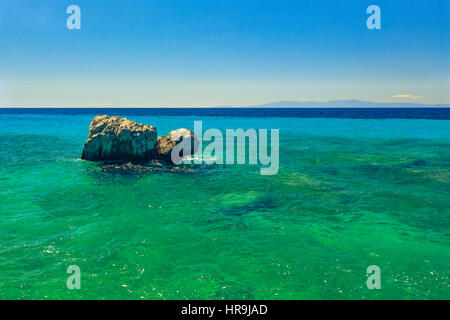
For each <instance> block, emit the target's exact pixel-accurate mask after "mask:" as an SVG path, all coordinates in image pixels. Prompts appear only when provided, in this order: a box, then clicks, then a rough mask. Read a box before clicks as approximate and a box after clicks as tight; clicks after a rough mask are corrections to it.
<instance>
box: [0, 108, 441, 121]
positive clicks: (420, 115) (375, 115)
mask: <svg viewBox="0 0 450 320" xmlns="http://www.w3.org/2000/svg"><path fill="white" fill-rule="evenodd" d="M0 114H56V115H58V114H59V115H81V114H95V115H98V114H115V115H119V116H152V115H158V116H205V117H213V116H218V117H223V116H226V117H287V118H350V119H440V120H449V119H450V108H4V109H0Z"/></svg>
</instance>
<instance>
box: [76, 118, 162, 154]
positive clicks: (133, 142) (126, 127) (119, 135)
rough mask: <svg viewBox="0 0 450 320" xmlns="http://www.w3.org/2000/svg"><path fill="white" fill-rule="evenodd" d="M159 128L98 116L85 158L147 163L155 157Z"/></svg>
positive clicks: (92, 128) (94, 121)
mask: <svg viewBox="0 0 450 320" xmlns="http://www.w3.org/2000/svg"><path fill="white" fill-rule="evenodd" d="M156 137H157V134H156V128H155V127H153V126H147V125H143V124H139V123H136V122H134V121H131V120H128V119H126V118H121V117H117V116H114V117H108V116H106V115H105V116H96V117H95V118H94V120H92V122H91V125H90V127H89V137H88V139H87V141H86V143H85V144H84V148H83V154H82V155H81V158H82V159H85V160H91V161H102V160H123V161H132V162H146V161H149V160H152V159H154V158H155V156H156Z"/></svg>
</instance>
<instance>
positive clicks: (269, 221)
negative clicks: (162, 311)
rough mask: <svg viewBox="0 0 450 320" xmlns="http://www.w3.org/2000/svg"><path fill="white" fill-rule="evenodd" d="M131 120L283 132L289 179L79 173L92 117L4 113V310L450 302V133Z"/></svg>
mask: <svg viewBox="0 0 450 320" xmlns="http://www.w3.org/2000/svg"><path fill="white" fill-rule="evenodd" d="M129 118H130V119H132V120H135V121H137V122H143V123H147V124H152V125H155V126H156V127H157V128H158V133H159V134H167V133H168V132H169V130H170V129H173V128H178V127H191V128H192V127H193V121H194V120H203V125H204V127H205V128H208V127H214V128H220V129H226V128H279V129H280V170H279V173H278V174H277V175H274V176H261V175H260V174H259V167H258V166H255V165H234V166H233V165H229V166H223V165H213V166H207V165H202V166H198V167H186V168H183V169H181V170H152V171H145V170H144V171H143V170H139V168H138V169H135V170H116V169H113V168H109V167H104V166H101V165H99V164H97V163H90V162H86V161H81V160H79V157H80V154H81V150H82V146H83V143H84V141H85V139H86V137H87V133H88V132H87V129H88V127H89V123H90V121H91V119H92V116H89V115H73V116H68V115H67V116H58V115H0V183H1V189H0V298H1V299H45V298H51V299H448V298H449V297H450V294H449V293H450V284H449V279H448V277H449V266H450V240H449V239H450V237H449V234H450V232H449V230H450V228H449V226H450V210H449V203H450V149H449V143H450V121H448V120H442V121H439V120H395V119H393V120H351V119H298V118H297V119H296V118H290V119H288V118H227V117H204V118H201V117H191V116H189V117H167V116H166V117H163V116H161V117H146V116H134V117H133V116H130V117H129ZM69 265H78V266H79V267H80V269H81V286H82V288H81V290H69V289H68V288H67V286H66V279H67V277H68V276H69V275H68V274H67V273H66V269H67V267H68V266H69ZM369 265H378V266H380V268H381V281H382V288H381V290H368V289H367V287H366V268H367V267H368V266H369Z"/></svg>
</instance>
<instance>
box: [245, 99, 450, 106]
mask: <svg viewBox="0 0 450 320" xmlns="http://www.w3.org/2000/svg"><path fill="white" fill-rule="evenodd" d="M449 106H450V105H448V104H423V103H409V102H370V101H361V100H330V101H326V102H317V101H277V102H271V103H266V104H261V105H255V106H248V107H247V108H277V107H278V108H301V107H304V108H307V107H315V108H319V107H322V108H328V107H341V108H343V107H347V108H367V107H368V108H380V107H384V108H424V107H433V108H448V107H449Z"/></svg>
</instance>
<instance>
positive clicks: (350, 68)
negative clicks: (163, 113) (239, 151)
mask: <svg viewBox="0 0 450 320" xmlns="http://www.w3.org/2000/svg"><path fill="white" fill-rule="evenodd" d="M449 3H450V1H448V0H430V1H424V0H404V1H400V0H386V1H378V0H377V1H375V0H373V1H358V0H334V1H331V0H330V1H328V0H327V1H326V0H296V1H283V0H255V1H253V0H192V1H187V0H172V1H170V0H148V1H147V0H72V1H65V0H45V1H44V0H14V1H11V0H8V1H5V0H2V1H0V106H80V107H84V106H93V107H98V106H130V107H136V106H217V105H251V104H261V103H266V102H272V101H277V100H301V101H304V100H317V101H325V100H332V99H362V100H370V101H395V102H420V103H449V102H450V94H449V90H450V89H449V87H450V77H449V71H450V62H449V57H450V55H449V53H450V50H449V49H450V47H449V46H450V41H449V30H450V27H449V12H450V11H449V9H450V5H449ZM71 4H76V5H79V6H80V8H81V26H82V29H81V30H68V29H67V28H66V19H67V17H68V14H66V8H67V6H69V5H71ZM371 4H376V5H378V6H380V8H381V20H382V21H381V23H382V29H381V30H368V29H367V28H366V19H367V17H368V16H369V15H368V14H367V13H366V8H367V7H368V6H369V5H371ZM395 95H410V96H405V97H398V98H393V97H392V96H395ZM411 96H413V97H411Z"/></svg>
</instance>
